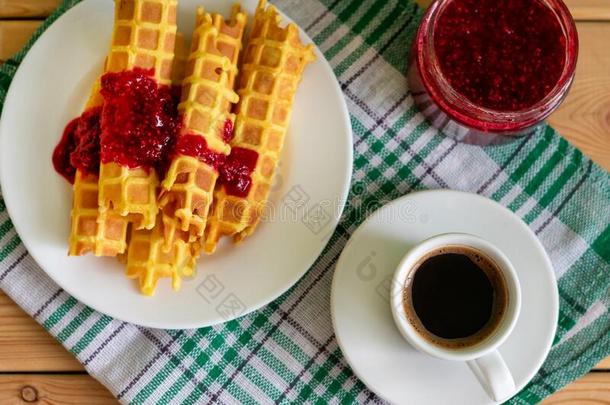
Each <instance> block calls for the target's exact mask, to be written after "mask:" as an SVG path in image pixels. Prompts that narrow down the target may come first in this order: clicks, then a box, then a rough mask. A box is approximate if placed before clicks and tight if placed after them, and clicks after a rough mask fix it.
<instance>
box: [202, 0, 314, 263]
mask: <svg viewBox="0 0 610 405" xmlns="http://www.w3.org/2000/svg"><path fill="white" fill-rule="evenodd" d="M279 24H280V16H279V15H278V13H277V10H276V9H275V8H274V7H273V6H269V7H266V1H265V0H261V1H260V2H259V5H258V7H257V10H256V14H255V16H254V23H253V26H252V31H251V32H250V39H249V42H248V46H247V47H246V51H245V53H244V61H243V64H242V67H241V72H240V77H239V80H238V84H237V88H238V91H237V93H238V94H239V97H240V100H239V104H238V109H237V117H236V123H235V136H234V138H233V140H232V141H231V147H232V148H233V147H240V148H245V149H250V150H253V151H256V152H257V153H258V160H257V163H256V167H255V168H254V171H253V172H252V175H251V178H252V185H251V188H250V190H249V192H248V195H247V196H246V197H245V198H241V197H236V196H233V195H228V194H227V193H226V190H225V188H224V187H223V186H221V187H217V189H216V191H215V193H214V205H213V208H212V213H211V214H210V216H209V218H208V224H207V229H206V240H205V246H204V248H205V251H206V252H207V253H211V252H213V251H214V249H215V248H216V243H217V241H218V239H219V238H220V237H221V236H222V235H231V236H233V239H234V241H240V240H241V239H243V238H244V237H246V236H247V235H249V234H251V233H252V232H253V230H254V228H255V227H256V225H257V224H258V221H259V220H260V217H261V214H262V212H263V209H264V206H265V204H266V201H267V197H268V195H269V189H270V187H271V181H272V179H273V174H274V172H275V168H276V166H277V163H278V160H279V155H280V152H281V150H282V146H283V143H284V137H285V135H286V129H287V127H288V123H289V121H290V115H291V112H292V103H293V99H294V94H295V92H296V90H297V86H298V84H299V82H300V81H301V76H302V74H303V70H304V68H305V65H306V64H307V63H309V62H311V61H313V60H314V59H315V56H314V52H313V46H312V45H307V46H305V45H304V44H303V43H302V42H301V41H300V39H299V30H298V28H297V27H296V26H295V25H294V24H288V25H287V26H286V27H285V28H281V27H280V26H279Z"/></svg>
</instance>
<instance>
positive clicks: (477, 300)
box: [404, 246, 508, 347]
mask: <svg viewBox="0 0 610 405" xmlns="http://www.w3.org/2000/svg"><path fill="white" fill-rule="evenodd" d="M507 301H508V292H507V287H506V282H505V280H504V277H503V275H502V273H501V272H500V270H499V269H498V266H497V265H496V264H495V263H494V262H493V260H491V259H490V258H488V257H487V256H485V255H484V254H483V253H482V252H480V251H478V250H475V249H473V248H470V247H466V246H446V247H443V248H439V249H436V250H434V251H432V252H430V253H428V254H427V255H426V256H425V257H423V258H422V259H421V260H420V261H419V262H418V263H417V264H416V265H415V266H414V268H413V270H412V271H411V274H410V276H409V278H408V280H407V283H406V285H405V293H404V305H405V309H406V313H407V316H408V318H409V320H410V322H411V323H412V324H413V325H414V326H415V328H416V329H417V330H418V331H419V332H420V333H421V334H422V335H423V336H424V337H425V338H427V339H428V340H430V341H432V342H433V343H436V344H439V345H441V346H449V347H464V346H471V345H474V344H476V343H478V342H480V341H481V340H483V339H485V338H486V337H488V336H489V335H490V334H491V333H492V332H493V331H494V330H495V328H496V327H497V326H498V324H499V321H500V320H501V318H502V316H503V314H504V312H505V310H506V305H507Z"/></svg>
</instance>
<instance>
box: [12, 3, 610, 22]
mask: <svg viewBox="0 0 610 405" xmlns="http://www.w3.org/2000/svg"><path fill="white" fill-rule="evenodd" d="M432 1H433V0H417V2H418V3H419V4H420V5H422V6H423V7H427V6H428V5H429V4H430V3H432ZM59 3H60V0H0V18H7V17H8V18H35V17H37V18H43V17H46V16H48V15H49V14H51V12H52V11H53V10H54V9H55V8H56V7H57V6H58V5H59ZM565 3H566V4H567V5H568V8H569V9H570V12H571V13H572V15H573V16H574V19H576V20H588V21H591V20H594V21H600V20H604V21H608V20H610V3H608V1H607V0H565Z"/></svg>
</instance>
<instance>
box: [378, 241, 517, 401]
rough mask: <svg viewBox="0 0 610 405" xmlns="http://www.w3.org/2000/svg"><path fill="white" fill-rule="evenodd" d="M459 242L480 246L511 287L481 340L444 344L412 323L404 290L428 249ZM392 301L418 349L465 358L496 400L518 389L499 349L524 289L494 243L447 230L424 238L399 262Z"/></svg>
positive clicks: (397, 317) (401, 327)
mask: <svg viewBox="0 0 610 405" xmlns="http://www.w3.org/2000/svg"><path fill="white" fill-rule="evenodd" d="M456 245H457V246H466V247H470V248H473V249H474V250H479V251H481V252H482V253H483V254H484V255H486V256H487V257H488V258H489V259H491V260H492V261H493V262H494V263H495V264H496V266H497V268H498V269H499V271H500V272H501V273H502V275H503V276H504V280H505V282H506V287H507V291H508V294H507V298H508V299H507V304H506V310H505V311H504V313H503V315H502V316H501V318H500V320H499V323H498V325H497V326H496V328H495V329H494V331H493V332H492V333H491V334H490V335H489V336H487V337H485V338H484V339H483V340H481V341H480V342H477V343H476V344H473V345H472V346H467V347H463V348H451V347H444V346H440V345H437V344H434V343H433V342H431V341H429V340H428V339H426V338H425V337H424V336H422V335H421V334H420V332H418V331H417V330H416V328H415V327H414V326H413V325H412V324H411V322H410V321H409V318H408V317H407V313H406V310H405V306H404V290H405V286H406V282H407V279H408V277H409V276H410V274H411V272H412V271H413V270H415V269H414V266H415V265H416V264H417V263H418V262H419V261H420V259H422V258H423V257H425V256H426V255H427V254H428V253H430V252H433V251H435V250H436V249H438V248H441V247H446V246H456ZM390 302H391V308H392V315H393V316H394V322H395V323H396V326H397V327H398V330H399V331H400V333H401V334H402V336H403V337H404V338H405V339H406V340H407V342H409V343H410V344H411V346H413V347H414V348H415V349H417V350H419V351H421V352H423V353H426V354H429V355H431V356H434V357H437V358H440V359H445V360H453V361H464V362H466V363H467V364H468V366H469V367H470V369H471V370H472V372H473V373H474V375H475V376H476V378H477V379H478V381H479V383H480V384H481V385H482V387H483V388H484V389H485V391H486V392H487V393H488V394H489V396H490V397H491V398H492V399H493V400H495V401H501V400H505V399H508V397H509V396H511V395H513V394H514V393H515V382H514V380H513V377H512V375H511V373H510V370H509V369H508V367H507V366H506V363H505V362H504V359H502V356H501V355H500V353H499V352H498V350H497V349H498V347H500V345H502V343H504V341H505V340H506V338H508V336H509V335H510V333H511V332H512V330H513V328H514V326H515V324H516V323H517V318H518V316H519V311H520V309H521V289H520V287H519V280H518V279H517V274H516V272H515V269H514V268H513V265H512V264H511V263H510V261H509V260H508V258H507V257H506V256H505V255H504V254H503V253H502V251H500V250H499V249H498V248H497V247H495V246H494V245H493V244H491V243H489V242H488V241H486V240H484V239H481V238H479V237H477V236H474V235H469V234H464V233H446V234H442V235H437V236H434V237H432V238H429V239H426V240H424V241H423V242H421V243H419V244H418V245H416V246H414V247H413V248H412V249H411V250H409V251H408V252H407V254H406V255H405V256H404V258H403V259H402V261H401V262H400V264H399V265H398V268H397V269H396V272H395V273H394V279H393V282H392V291H391V300H390Z"/></svg>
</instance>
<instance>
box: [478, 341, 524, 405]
mask: <svg viewBox="0 0 610 405" xmlns="http://www.w3.org/2000/svg"><path fill="white" fill-rule="evenodd" d="M466 363H467V364H468V367H470V370H471V371H472V372H473V374H474V375H475V376H476V377H477V380H479V383H481V385H482V386H483V388H484V389H485V391H486V392H487V394H488V395H489V396H490V397H491V398H492V399H493V400H494V401H501V400H505V399H508V396H509V395H511V394H512V393H514V392H515V380H513V376H512V374H511V373H510V370H509V369H508V367H507V366H506V363H505V362H504V359H503V358H502V356H501V355H500V353H499V352H498V351H497V350H494V351H493V352H491V353H488V354H486V355H485V356H483V357H479V358H478V359H474V360H470V361H467V362H466Z"/></svg>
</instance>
